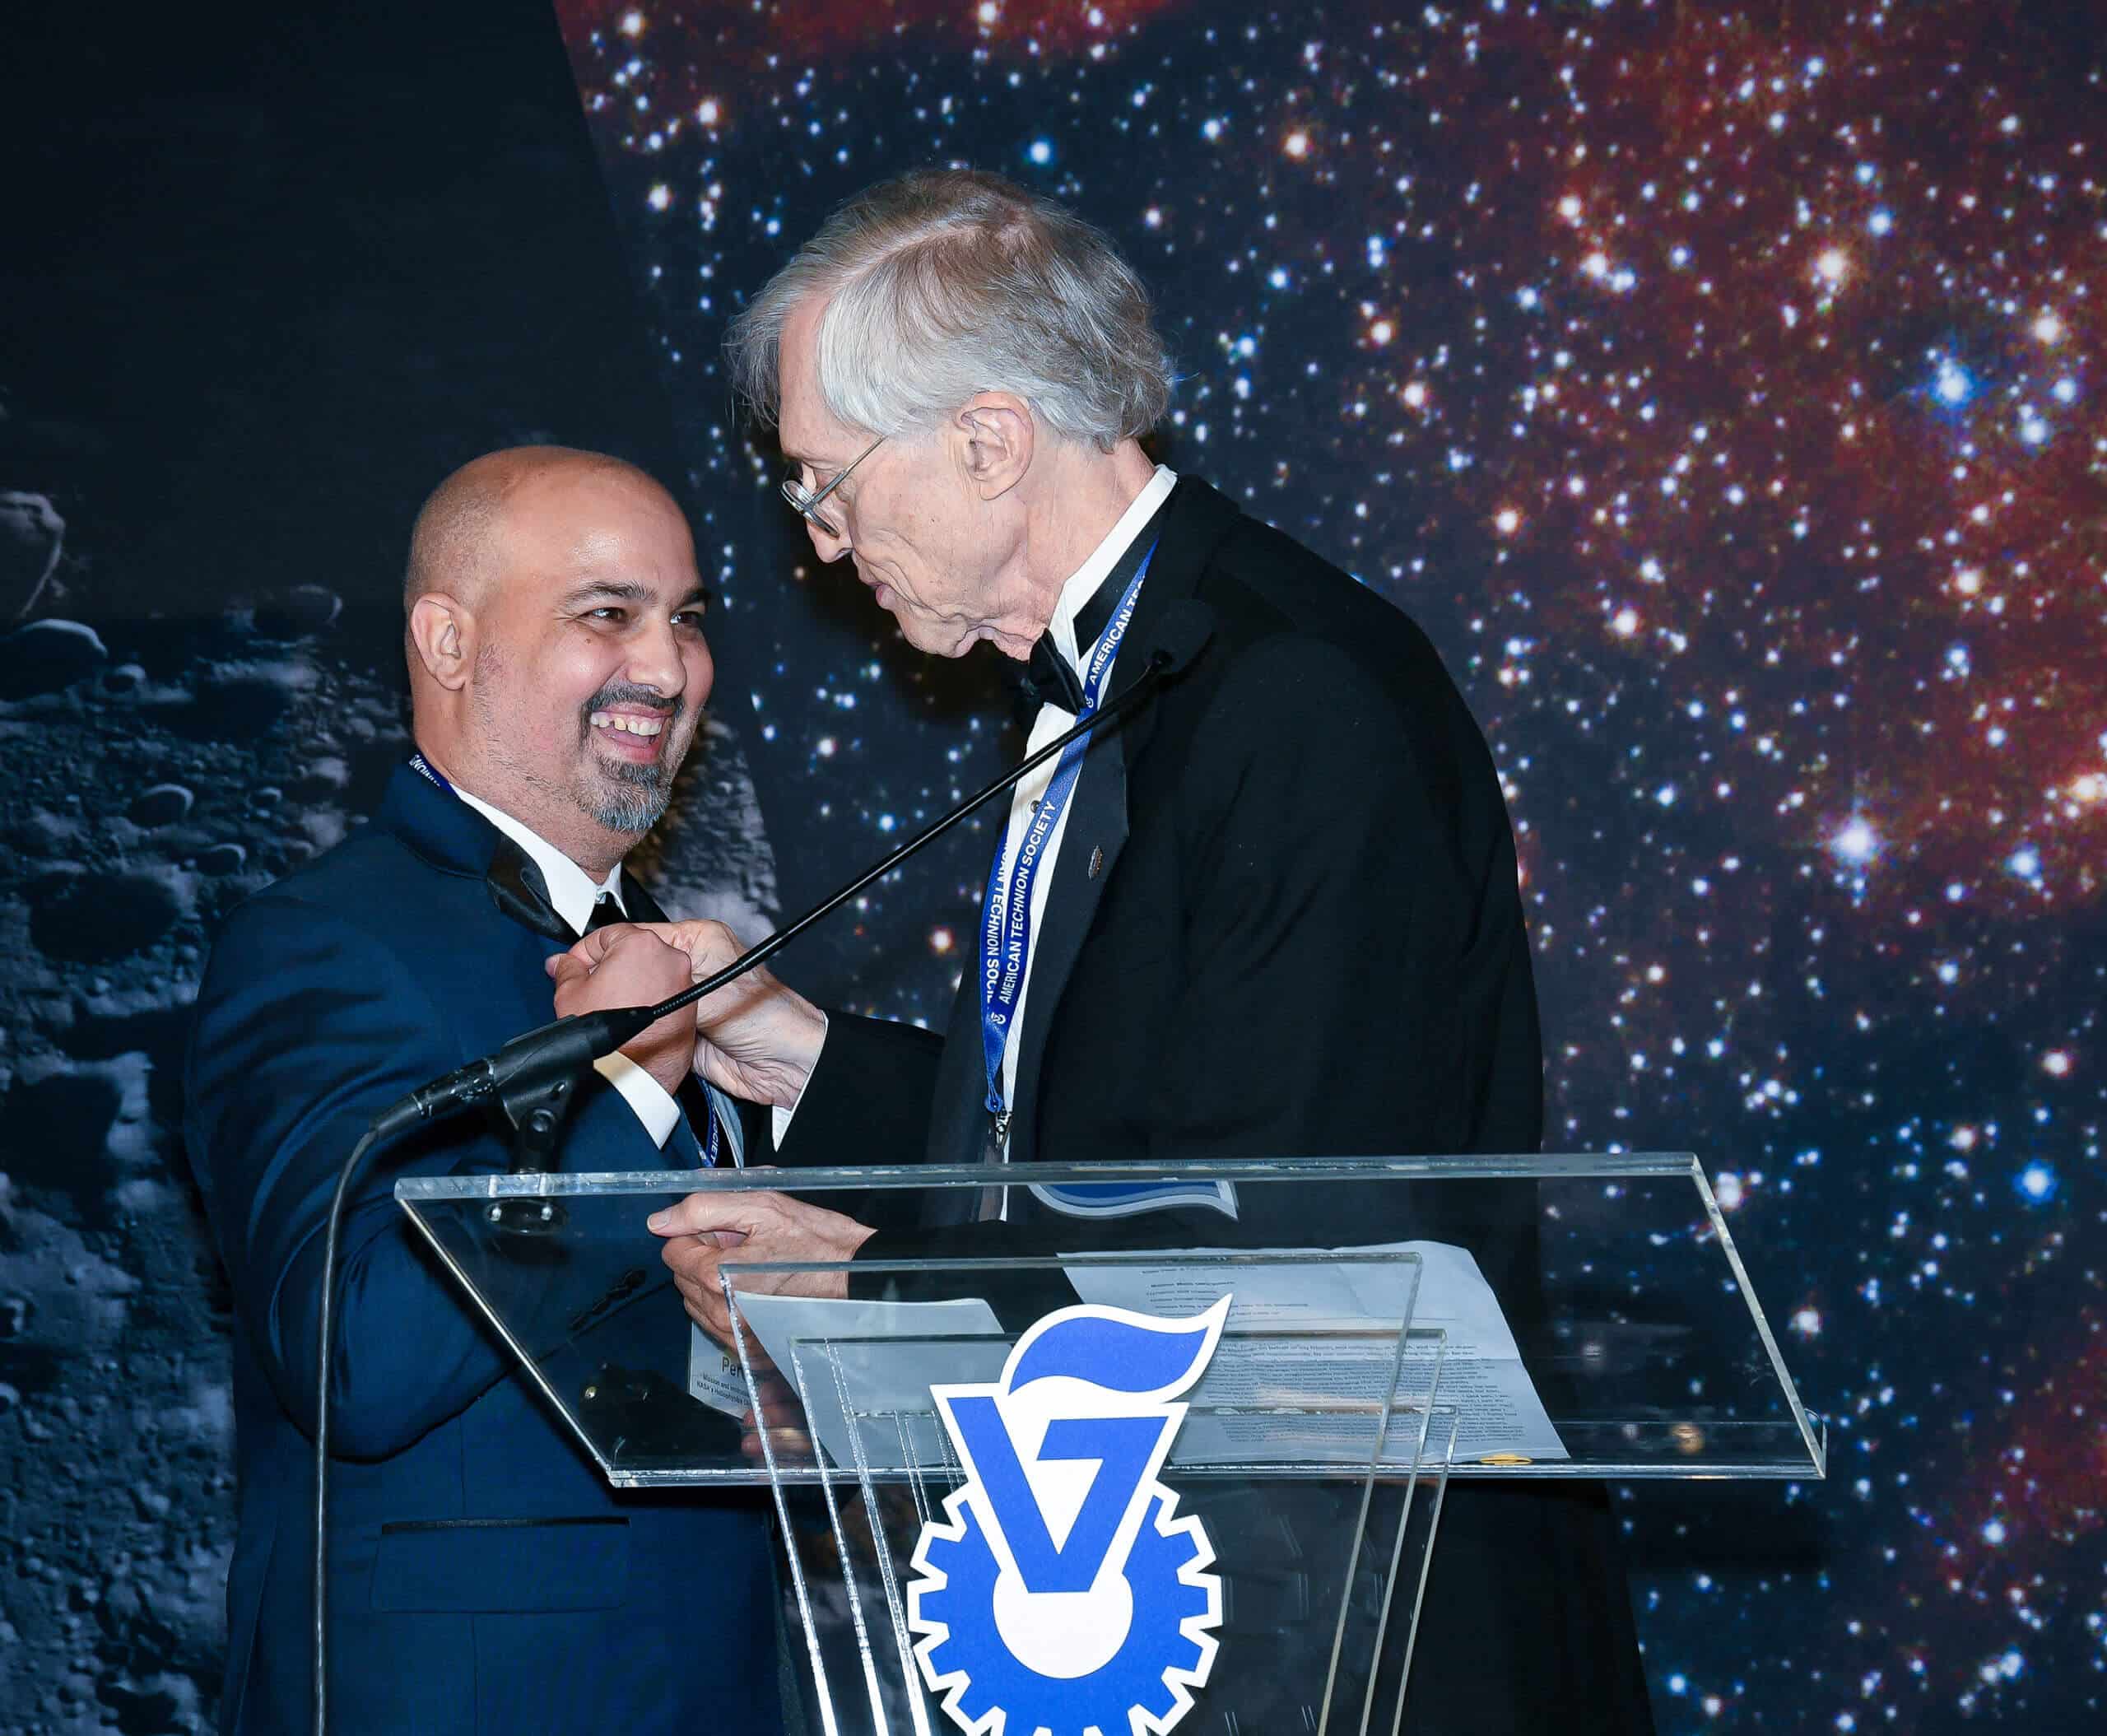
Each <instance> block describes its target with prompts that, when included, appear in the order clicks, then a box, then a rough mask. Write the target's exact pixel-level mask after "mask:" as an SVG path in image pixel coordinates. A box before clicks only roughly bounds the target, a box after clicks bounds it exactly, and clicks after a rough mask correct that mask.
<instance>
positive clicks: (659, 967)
mask: <svg viewBox="0 0 2107 1736" xmlns="http://www.w3.org/2000/svg"><path fill="white" fill-rule="evenodd" d="M602 935H606V936H610V937H612V939H611V940H610V942H609V944H607V946H604V947H600V948H598V951H597V952H596V954H595V956H593V957H592V958H590V959H585V958H581V957H580V956H579V952H578V949H577V948H576V947H573V948H572V949H571V950H570V952H559V953H556V954H555V955H554V956H552V957H551V959H550V960H549V966H548V970H549V975H551V977H553V978H554V979H555V980H556V1014H557V1016H558V1017H560V1018H574V1017H577V1016H578V1015H579V1013H581V1012H600V1011H601V1010H602V1009H603V1008H608V1007H653V1006H656V1005H657V1004H658V1003H659V1002H660V1001H663V1000H667V999H670V998H672V996H674V995H676V994H679V993H680V992H681V989H685V988H686V987H687V986H688V984H689V983H690V981H691V980H692V979H691V977H690V975H689V974H688V960H687V955H686V953H685V952H681V951H680V950H679V949H678V948H677V947H669V946H667V944H666V942H663V940H660V939H659V938H658V937H657V936H656V935H654V934H652V933H649V932H648V931H647V930H645V929H640V928H632V927H629V926H627V925H623V926H621V927H615V928H606V929H598V930H596V931H595V932H594V934H593V938H594V939H596V940H597V939H598V938H600V937H601V936H602ZM622 1053H623V1054H626V1055H627V1056H628V1057H629V1058H630V1059H631V1060H632V1061H634V1062H635V1063H636V1064H637V1065H638V1066H640V1067H641V1068H644V1071H645V1072H646V1073H649V1074H650V1075H651V1077H653V1078H654V1079H656V1080H657V1081H658V1082H659V1083H660V1084H661V1085H663V1086H664V1087H665V1088H666V1091H667V1095H668V1096H671V1095H672V1093H673V1092H675V1091H678V1090H679V1089H680V1088H681V1081H682V1080H684V1079H686V1077H687V1076H688V1071H689V1069H690V1068H691V1067H693V1065H694V1064H695V1009H694V1008H684V1009H682V1010H681V1012H672V1013H668V1014H667V1016H666V1017H664V1018H663V1019H661V1020H659V1021H658V1023H657V1024H655V1025H653V1026H650V1027H649V1029H647V1030H646V1031H644V1032H642V1033H641V1034H640V1036H635V1037H633V1038H631V1039H630V1040H629V1041H628V1042H626V1043H625V1044H623V1045H622Z"/></svg>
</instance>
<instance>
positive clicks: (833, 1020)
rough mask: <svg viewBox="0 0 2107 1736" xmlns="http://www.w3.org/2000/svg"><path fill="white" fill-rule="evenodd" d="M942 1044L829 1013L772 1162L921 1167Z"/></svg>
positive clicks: (915, 1031)
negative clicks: (815, 1056) (814, 1058)
mask: <svg viewBox="0 0 2107 1736" xmlns="http://www.w3.org/2000/svg"><path fill="white" fill-rule="evenodd" d="M943 1046H944V1045H943V1039H942V1037H940V1036H937V1034H936V1032H934V1031H924V1030H923V1029H922V1028H921V1027H920V1026H915V1025H906V1024H901V1023H900V1022H897V1021H895V1020H892V1019H872V1018H863V1017H859V1016H858V1015H857V1014H854V1013H848V1012H835V1010H834V1009H832V1008H829V1009H828V1010H827V1016H826V1042H825V1044H823V1045H821V1049H820V1058H819V1060H818V1061H817V1063H816V1064H815V1065H814V1066H813V1068H812V1077H811V1078H810V1079H808V1080H807V1082H806V1085H805V1094H804V1096H802V1097H800V1098H799V1099H798V1112H797V1114H796V1115H793V1116H792V1117H791V1119H790V1125H789V1127H788V1129H786V1130H785V1131H784V1136H783V1143H782V1146H781V1147H780V1148H779V1150H778V1151H777V1152H776V1155H775V1160H774V1161H776V1162H778V1163H780V1164H784V1165H791V1164H798V1165H803V1166H830V1165H847V1164H907V1163H919V1162H921V1161H922V1159H923V1153H924V1152H925V1150H926V1148H927V1147H928V1139H929V1106H930V1101H931V1099H932V1098H933V1096H934V1095H935V1092H936V1088H937V1057H938V1056H939V1055H940V1054H942V1052H943Z"/></svg>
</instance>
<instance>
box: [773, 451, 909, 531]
mask: <svg viewBox="0 0 2107 1736" xmlns="http://www.w3.org/2000/svg"><path fill="white" fill-rule="evenodd" d="M885 443H886V437H885V436H884V435H882V434H881V435H879V436H878V437H877V439H876V440H872V442H871V444H869V445H867V446H866V447H865V448H864V449H863V450H862V451H861V452H859V453H858V454H856V458H855V463H852V464H850V465H849V468H848V469H846V470H844V471H843V472H841V473H840V475H839V476H837V477H835V479H834V480H833V481H832V482H829V483H828V484H827V485H826V487H824V488H822V489H820V490H818V491H813V490H811V489H808V488H807V487H806V486H805V485H804V484H803V483H802V482H799V481H798V472H799V471H801V470H802V469H803V468H805V467H804V466H803V465H802V464H794V465H793V466H792V467H791V469H790V474H789V475H788V476H787V477H784V479H783V498H784V500H788V502H789V503H790V504H791V505H793V506H794V507H796V508H797V510H798V512H800V513H801V514H803V515H804V517H805V518H806V519H808V520H810V521H811V523H812V524H813V525H814V526H815V527H816V528H817V529H818V530H819V532H820V534H821V535H822V536H826V537H833V538H836V539H839V538H840V536H841V534H842V533H841V530H840V527H839V526H837V525H836V524H835V522H834V520H833V519H830V518H828V517H826V515H825V514H822V513H821V511H820V510H819V505H820V502H821V501H822V500H825V499H826V497H827V496H829V495H830V494H832V493H833V492H834V491H835V489H837V488H839V487H840V486H841V485H842V484H843V483H844V482H847V481H848V480H849V477H851V476H853V474H854V473H855V470H856V465H857V464H860V463H863V460H864V459H865V458H868V457H870V455H871V454H872V453H874V452H876V451H877V449H878V448H879V447H881V446H882V445H884V444H885Z"/></svg>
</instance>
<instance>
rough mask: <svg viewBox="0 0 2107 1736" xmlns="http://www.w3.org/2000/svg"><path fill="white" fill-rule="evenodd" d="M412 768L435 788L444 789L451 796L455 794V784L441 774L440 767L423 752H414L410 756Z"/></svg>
mask: <svg viewBox="0 0 2107 1736" xmlns="http://www.w3.org/2000/svg"><path fill="white" fill-rule="evenodd" d="M410 770H412V771H414V772H415V773H416V775H418V776H419V777H421V778H422V779H423V780H425V781H426V783H427V784H430V785H431V787H432V788H433V789H443V790H444V791H445V792H446V793H447V794H449V796H450V795H452V794H453V785H452V784H449V783H448V782H447V781H446V780H445V779H444V778H443V777H442V776H440V771H439V768H438V767H437V766H435V765H433V764H432V762H431V761H430V760H428V759H426V757H425V756H423V755H422V754H421V753H413V754H412V755H411V756H410Z"/></svg>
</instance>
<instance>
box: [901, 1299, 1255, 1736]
mask: <svg viewBox="0 0 2107 1736" xmlns="http://www.w3.org/2000/svg"><path fill="white" fill-rule="evenodd" d="M1229 1306H1230V1298H1229V1297H1227V1296H1224V1297H1223V1298H1222V1299H1221V1301H1218V1302H1216V1304H1215V1305H1214V1306H1213V1307H1212V1308H1211V1309H1209V1310H1207V1313H1205V1314H1203V1315H1196V1316H1194V1317H1193V1319H1184V1320H1163V1319H1155V1318H1153V1317H1151V1316H1150V1315H1142V1314H1132V1313H1129V1312H1128V1311H1127V1310H1124V1309H1120V1308H1103V1307H1093V1306H1088V1305H1086V1306H1081V1307H1076V1308H1064V1309H1062V1310H1059V1311H1058V1312H1057V1313H1054V1314H1050V1315H1047V1316H1046V1318H1045V1319H1043V1320H1040V1321H1038V1322H1037V1323H1036V1324H1034V1325H1033V1326H1032V1327H1031V1328H1030V1330H1028V1331H1027V1332H1026V1333H1025V1334H1024V1336H1023V1337H1022V1338H1020V1339H1018V1341H1017V1343H1016V1347H1014V1348H1013V1349H1012V1351H1011V1352H1010V1354H1009V1358H1008V1361H1007V1362H1006V1363H1005V1365H1004V1366H1003V1370H1002V1379H1001V1380H998V1381H997V1382H995V1383H994V1384H993V1385H971V1386H939V1387H934V1388H932V1389H931V1396H932V1397H933V1398H934V1399H936V1401H937V1407H938V1408H939V1409H940V1410H941V1411H942V1413H943V1417H944V1423H945V1426H946V1427H947V1428H948V1429H949V1430H950V1431H951V1440H952V1441H953V1443H954V1444H955V1445H956V1447H957V1448H958V1452H959V1457H960V1461H961V1462H962V1463H963V1464H964V1465H965V1472H966V1478H965V1482H964V1483H963V1484H962V1485H961V1486H960V1488H959V1489H958V1490H957V1492H956V1493H954V1494H952V1495H951V1496H948V1497H947V1498H946V1500H945V1501H944V1513H943V1517H942V1518H941V1519H932V1520H930V1521H929V1522H928V1524H926V1525H925V1526H924V1527H923V1531H922V1535H921V1538H920V1539H919V1542H918V1543H917V1544H916V1547H915V1551H914V1568H915V1575H916V1576H915V1579H914V1582H913V1583H912V1584H911V1585H909V1588H908V1626H909V1627H910V1628H912V1629H913V1630H914V1632H915V1633H917V1634H918V1635H919V1636H921V1637H920V1638H919V1640H918V1641H916V1643H915V1647H914V1655H915V1658H916V1659H917V1660H918V1661H919V1663H920V1664H921V1667H922V1674H923V1679H924V1680H925V1681H926V1682H928V1686H929V1690H930V1692H932V1693H935V1694H940V1695H942V1700H943V1707H944V1710H945V1711H946V1712H947V1714H948V1715H950V1717H951V1720H952V1721H953V1722H954V1723H956V1724H957V1725H958V1726H959V1727H960V1729H964V1730H965V1731H966V1732H967V1733H968V1736H1163V1733H1165V1732H1166V1731H1168V1730H1170V1729H1171V1728H1172V1727H1173V1726H1174V1725H1175V1724H1177V1723H1178V1721H1179V1720H1180V1719H1182V1718H1183V1717H1184V1715H1186V1713H1187V1712H1188V1711H1190V1710H1192V1707H1193V1690H1194V1689H1196V1688H1198V1687H1203V1686H1205V1684H1206V1682H1207V1674H1208V1672H1209V1671H1210V1670H1211V1669H1213V1667H1214V1661H1215V1649H1216V1639H1215V1634H1214V1630H1215V1629H1216V1628H1217V1627H1221V1578H1220V1577H1219V1576H1218V1575H1216V1574H1213V1573H1210V1572H1208V1571H1207V1567H1208V1566H1209V1564H1210V1563H1211V1562H1212V1561H1213V1560H1214V1548H1213V1546H1212V1544H1210V1543H1208V1541H1207V1533H1206V1531H1205V1530H1204V1529H1202V1526H1201V1524H1200V1521H1199V1520H1198V1519H1197V1518H1195V1517H1193V1516H1191V1515H1188V1516H1187V1517H1185V1518H1183V1519H1180V1518H1179V1517H1178V1516H1177V1510H1178V1496H1177V1495H1176V1493H1175V1492H1174V1491H1172V1490H1170V1489H1169V1488H1166V1487H1165V1486H1164V1485H1163V1483H1162V1482H1160V1481H1159V1480H1158V1476H1157V1473H1159V1472H1160V1470H1161V1469H1162V1468H1163V1463H1164V1460H1165V1458H1166V1457H1167V1456H1168V1454H1169V1453H1170V1443H1171V1440H1172V1437H1173V1436H1175V1435H1176V1434H1177V1432H1178V1426H1179V1423H1180V1422H1183V1421H1184V1417H1185V1406H1184V1404H1183V1403H1179V1402H1177V1400H1176V1399H1175V1397H1174V1395H1175V1394H1179V1393H1182V1392H1184V1390H1185V1389H1187V1388H1188V1387H1189V1386H1191V1385H1193V1382H1194V1381H1196V1380H1198V1379H1199V1378H1200V1375H1201V1372H1202V1370H1204V1369H1205V1368H1206V1367H1207V1362H1208V1360H1209V1358H1211V1357H1212V1356H1213V1355H1214V1352H1215V1346H1216V1343H1218V1342H1219V1340H1220V1338H1221V1328H1222V1322H1223V1320H1224V1319H1226V1318H1227V1316H1228V1313H1229Z"/></svg>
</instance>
